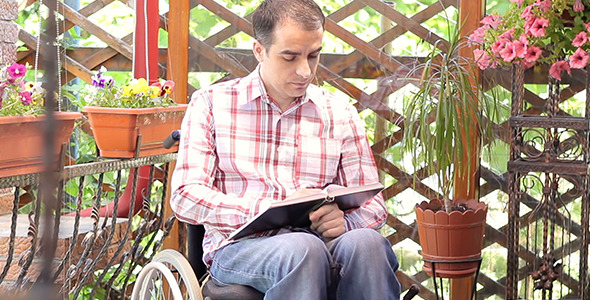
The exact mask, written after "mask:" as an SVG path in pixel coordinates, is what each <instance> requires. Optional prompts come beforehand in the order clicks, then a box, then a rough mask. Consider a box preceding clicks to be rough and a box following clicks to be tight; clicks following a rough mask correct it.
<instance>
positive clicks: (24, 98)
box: [18, 92, 33, 105]
mask: <svg viewBox="0 0 590 300" xmlns="http://www.w3.org/2000/svg"><path fill="white" fill-rule="evenodd" d="M18 98H19V100H20V102H22V104H24V105H29V104H31V103H33V97H32V96H31V92H19V93H18Z"/></svg>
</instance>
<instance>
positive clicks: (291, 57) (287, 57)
mask: <svg viewBox="0 0 590 300" xmlns="http://www.w3.org/2000/svg"><path fill="white" fill-rule="evenodd" d="M283 59H284V60H286V61H293V60H295V56H283Z"/></svg>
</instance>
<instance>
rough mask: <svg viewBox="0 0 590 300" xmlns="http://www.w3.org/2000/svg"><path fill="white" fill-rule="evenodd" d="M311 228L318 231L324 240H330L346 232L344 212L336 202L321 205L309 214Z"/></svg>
mask: <svg viewBox="0 0 590 300" xmlns="http://www.w3.org/2000/svg"><path fill="white" fill-rule="evenodd" d="M309 220H311V229H313V230H316V231H317V232H319V233H320V234H321V235H322V237H323V238H324V240H325V241H330V240H332V239H335V238H337V237H339V236H340V235H342V234H343V233H344V232H346V226H345V223H344V212H343V211H341V210H340V208H338V205H337V204H336V203H330V204H326V205H323V206H321V207H320V208H318V209H317V210H315V211H312V212H311V213H310V214H309Z"/></svg>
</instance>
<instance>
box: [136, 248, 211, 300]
mask: <svg viewBox="0 0 590 300" xmlns="http://www.w3.org/2000/svg"><path fill="white" fill-rule="evenodd" d="M160 299H162V300H163V299H174V300H181V299H187V300H202V299H203V297H202V296H201V290H200V287H199V282H198V280H197V277H196V276H195V273H194V272H193V270H192V268H191V265H190V264H189V262H188V261H187V260H186V258H184V256H183V255H182V254H180V253H179V252H177V251H175V250H172V249H166V250H163V251H161V252H160V253H158V254H156V255H155V256H154V258H153V260H152V262H150V263H149V264H147V265H146V266H145V267H144V268H143V270H141V272H140V273H139V275H138V276H137V281H136V282H135V286H134V287H133V292H132V294H131V300H160Z"/></svg>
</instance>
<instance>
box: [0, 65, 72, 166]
mask: <svg viewBox="0 0 590 300" xmlns="http://www.w3.org/2000/svg"><path fill="white" fill-rule="evenodd" d="M27 69H28V67H27V66H25V65H22V64H18V63H14V64H12V65H10V66H6V67H4V68H2V69H0V141H1V142H0V177H7V176H15V175H22V174H29V173H37V172H40V171H41V170H43V152H44V147H43V132H44V130H43V125H44V124H43V122H44V120H45V115H44V113H45V111H44V107H43V104H44V103H43V99H44V95H45V90H44V89H43V87H42V86H41V83H40V82H27V81H26V80H25V75H26V72H27ZM81 116H82V115H81V114H80V113H78V112H55V119H56V131H55V132H56V140H55V145H56V149H53V151H54V153H55V157H56V162H57V158H58V154H59V153H60V149H61V145H62V144H63V143H66V142H68V140H69V138H70V135H71V134H72V131H73V129H74V123H75V120H76V119H79V118H80V117H81Z"/></svg>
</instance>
